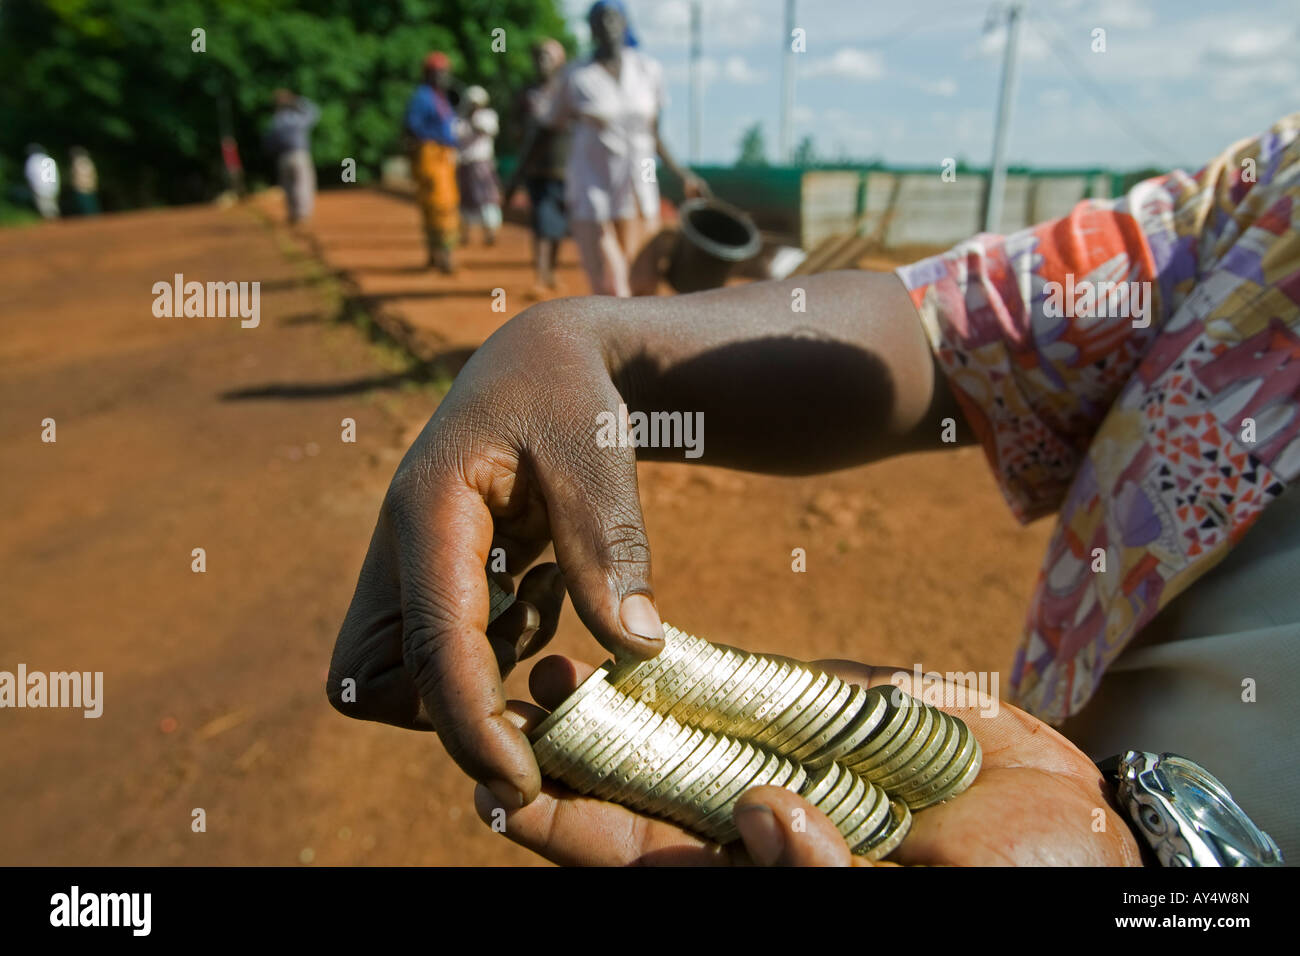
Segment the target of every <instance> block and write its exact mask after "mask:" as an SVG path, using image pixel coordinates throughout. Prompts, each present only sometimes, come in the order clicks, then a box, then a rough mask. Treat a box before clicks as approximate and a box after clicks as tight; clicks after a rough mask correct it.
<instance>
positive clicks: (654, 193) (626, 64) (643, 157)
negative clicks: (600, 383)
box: [547, 0, 707, 296]
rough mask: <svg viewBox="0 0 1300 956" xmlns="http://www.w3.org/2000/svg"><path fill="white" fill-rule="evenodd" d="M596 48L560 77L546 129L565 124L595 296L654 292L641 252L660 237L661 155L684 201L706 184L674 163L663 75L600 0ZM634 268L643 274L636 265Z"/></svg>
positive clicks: (594, 23) (571, 182) (594, 15)
mask: <svg viewBox="0 0 1300 956" xmlns="http://www.w3.org/2000/svg"><path fill="white" fill-rule="evenodd" d="M587 21H588V23H589V24H590V26H591V38H592V42H593V45H594V50H593V52H592V54H591V56H589V57H587V58H585V59H583V60H581V61H579V62H577V63H575V64H573V65H572V66H571V67H570V68H569V69H568V70H566V71H565V73H564V74H563V75H562V77H561V78H560V80H559V85H558V87H557V89H556V90H555V91H554V95H553V98H552V101H551V103H550V110H549V115H548V116H547V125H548V126H551V127H554V128H562V127H567V128H569V129H570V131H571V132H572V137H573V138H572V145H571V148H570V151H569V160H568V166H567V167H566V180H567V186H566V194H565V198H566V204H567V206H568V210H569V224H570V231H571V232H572V234H573V239H574V242H575V243H576V245H577V246H578V252H579V255H580V256H581V259H582V265H583V268H584V269H585V270H586V273H587V277H588V278H589V279H590V281H591V291H592V292H593V293H594V294H596V295H617V296H628V295H651V294H653V293H654V291H655V288H656V286H657V284H658V275H657V273H656V270H655V268H654V263H653V261H652V260H650V259H649V258H648V257H642V260H641V261H640V262H638V261H637V254H638V253H639V252H640V251H641V249H642V248H643V246H644V245H645V244H646V242H647V241H649V240H650V239H651V238H652V237H653V236H654V235H655V233H656V232H658V230H659V183H658V180H657V177H656V171H655V158H656V156H658V158H660V159H662V160H663V163H664V166H666V167H667V168H668V170H669V171H670V172H672V173H673V174H674V175H676V176H678V177H680V178H681V180H682V182H683V184H684V187H685V192H686V196H687V197H688V198H693V197H695V196H699V195H702V194H704V193H705V192H706V191H707V187H706V186H705V185H704V183H703V181H702V180H701V179H700V178H699V177H698V176H696V175H695V174H694V173H692V172H690V171H689V170H687V169H683V168H682V167H681V166H679V165H678V163H677V161H676V160H675V159H673V157H672V154H671V153H669V151H668V149H667V147H666V146H665V145H664V142H663V138H662V137H661V136H660V133H659V114H660V111H661V110H662V109H663V106H664V83H663V68H662V67H661V66H660V65H659V63H658V61H656V60H654V59H652V58H651V57H649V56H646V55H645V54H644V53H642V52H641V51H640V50H639V49H637V39H636V36H635V34H634V33H633V32H632V30H631V28H630V27H629V25H628V19H627V12H626V10H625V9H624V7H623V4H622V3H621V2H619V0H600V2H598V3H595V4H593V5H592V7H591V10H590V12H589V13H588V15H587ZM634 263H635V264H636V265H635V268H634V266H633V264H634Z"/></svg>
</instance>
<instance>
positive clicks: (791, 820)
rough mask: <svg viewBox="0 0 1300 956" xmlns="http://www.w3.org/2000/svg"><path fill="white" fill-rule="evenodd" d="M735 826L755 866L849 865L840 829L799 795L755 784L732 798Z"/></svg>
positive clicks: (850, 856) (851, 859)
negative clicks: (734, 805) (733, 800)
mask: <svg viewBox="0 0 1300 956" xmlns="http://www.w3.org/2000/svg"><path fill="white" fill-rule="evenodd" d="M734 819H735V821H736V829H738V830H739V831H740V838H741V840H743V841H744V844H745V849H746V850H747V851H748V853H749V857H750V859H752V860H753V861H754V862H755V863H757V864H758V865H759V866H852V865H853V854H852V853H850V852H849V847H848V844H847V843H845V842H844V837H842V836H840V831H839V830H837V829H836V828H835V824H833V823H831V821H830V818H829V817H827V816H826V814H824V813H822V812H821V811H820V810H818V809H817V808H816V807H814V806H813V805H812V804H811V803H809V802H808V801H807V800H805V799H804V798H803V797H801V796H799V794H797V793H794V792H792V791H790V790H786V789H785V788H784V787H755V788H754V789H752V790H750V791H749V792H747V793H746V794H744V795H743V796H742V797H741V798H740V799H739V800H737V801H736V809H735V811H734Z"/></svg>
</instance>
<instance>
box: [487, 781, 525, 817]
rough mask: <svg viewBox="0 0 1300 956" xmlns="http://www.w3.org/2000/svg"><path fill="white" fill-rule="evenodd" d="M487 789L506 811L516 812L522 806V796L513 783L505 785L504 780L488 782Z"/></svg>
mask: <svg viewBox="0 0 1300 956" xmlns="http://www.w3.org/2000/svg"><path fill="white" fill-rule="evenodd" d="M488 789H489V790H491V791H492V795H493V796H494V797H496V798H497V800H499V801H500V802H501V806H502V807H503V808H504V809H506V810H518V809H519V808H520V807H522V806H523V805H524V795H523V794H522V793H520V792H519V789H518V788H517V787H516V786H515V785H514V784H513V783H506V782H505V781H504V780H489V781H488Z"/></svg>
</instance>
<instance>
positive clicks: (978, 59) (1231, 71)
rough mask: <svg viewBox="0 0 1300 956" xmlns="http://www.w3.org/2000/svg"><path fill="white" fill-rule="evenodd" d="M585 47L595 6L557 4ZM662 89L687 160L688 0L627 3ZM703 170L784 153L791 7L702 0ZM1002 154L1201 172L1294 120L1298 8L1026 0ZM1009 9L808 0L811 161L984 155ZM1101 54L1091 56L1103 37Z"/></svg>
mask: <svg viewBox="0 0 1300 956" xmlns="http://www.w3.org/2000/svg"><path fill="white" fill-rule="evenodd" d="M563 2H564V9H565V11H566V13H567V14H568V15H569V21H570V24H571V26H572V29H573V32H574V33H575V35H576V36H577V37H578V38H579V41H580V42H581V44H582V47H583V49H584V50H585V49H587V41H588V38H589V31H588V30H587V27H586V22H585V15H586V11H587V8H588V6H589V3H588V2H587V0H563ZM625 2H626V3H627V5H628V7H629V9H630V11H631V19H632V24H633V27H634V29H635V30H636V31H637V32H638V34H639V35H640V39H641V48H642V50H643V51H644V52H646V53H648V54H650V55H651V56H653V57H655V58H656V59H658V60H659V61H660V62H661V63H662V64H663V67H664V72H665V76H666V78H667V94H668V105H667V108H666V110H665V112H664V114H663V118H662V124H663V129H664V132H665V135H666V138H667V140H668V142H669V145H670V147H671V148H672V149H673V150H674V152H675V153H676V154H677V155H678V156H679V157H680V158H682V159H684V160H685V159H691V158H692V157H691V156H690V150H689V117H688V108H689V93H688V85H687V76H688V61H689V56H688V54H689V42H690V36H689V34H690V30H689V23H690V7H691V0H625ZM700 2H701V4H702V11H703V62H702V64H701V76H703V77H704V78H705V82H704V83H703V84H702V97H701V123H700V127H701V137H700V139H701V142H700V147H699V156H698V157H695V160H696V161H698V162H701V163H711V162H712V163H725V164H730V163H732V162H734V161H735V159H736V156H737V154H738V153H739V146H738V144H739V142H740V138H741V135H742V133H743V132H744V130H745V129H746V128H747V127H748V126H750V125H751V124H753V123H755V122H758V123H761V124H762V127H763V133H764V137H765V140H766V143H767V150H768V158H769V160H772V161H775V160H777V159H778V158H779V157H778V156H777V153H778V144H779V138H780V135H779V129H780V103H781V59H782V52H783V50H784V49H785V47H786V46H787V45H788V44H789V42H790V41H789V38H788V37H787V36H786V35H785V33H786V31H785V29H784V0H700ZM1025 6H1026V13H1025V16H1024V18H1023V19H1022V25H1021V29H1020V43H1019V53H1020V56H1019V58H1018V62H1019V66H1018V77H1017V81H1016V85H1015V95H1014V100H1013V104H1012V114H1011V124H1010V132H1009V139H1008V158H1009V160H1010V162H1011V163H1013V164H1026V165H1032V166H1038V167H1067V166H1102V167H1107V168H1112V169H1135V168H1140V167H1157V168H1161V169H1165V168H1173V167H1175V166H1181V167H1183V168H1185V169H1195V168H1198V167H1199V166H1201V165H1202V164H1204V163H1205V162H1206V161H1207V160H1209V159H1211V158H1212V157H1213V156H1215V155H1216V154H1217V153H1219V152H1220V151H1222V150H1223V149H1224V148H1226V147H1227V146H1228V145H1230V144H1231V143H1233V142H1235V141H1237V140H1239V139H1242V138H1244V137H1247V136H1253V135H1255V134H1257V133H1258V132H1260V131H1261V130H1263V129H1265V128H1267V127H1268V126H1269V124H1270V123H1272V122H1273V121H1274V120H1275V119H1277V118H1278V117H1280V116H1282V115H1284V114H1286V113H1289V112H1293V111H1296V110H1300V3H1297V0H1232V2H1213V0H1029V2H1028V3H1027V4H1026V5H1025ZM1007 7H1008V3H1007V2H1006V0H893V2H888V3H885V2H880V0H797V6H796V16H795V25H796V26H797V27H799V28H800V29H802V30H804V35H805V39H806V46H807V49H806V51H805V52H802V53H796V54H794V55H793V60H794V63H795V76H796V81H795V109H794V114H793V115H794V140H795V141H796V142H797V141H798V140H799V139H801V138H802V137H804V136H806V135H811V136H812V138H813V144H814V148H815V151H816V155H817V156H818V158H821V159H827V160H840V159H881V160H884V161H886V162H893V163H907V164H931V163H933V164H935V165H939V164H941V163H942V162H943V161H944V159H946V158H949V157H953V158H959V159H965V160H966V161H968V162H970V163H972V164H973V165H976V166H984V165H987V164H988V162H989V158H990V156H991V154H992V150H993V127H994V117H995V113H996V105H997V98H998V87H999V83H1000V77H1001V72H1002V60H1003V51H1004V49H1005V46H1006V40H1007V31H1006V28H1005V23H1006V10H1007ZM1098 30H1103V31H1105V32H1104V42H1105V49H1104V51H1094V49H1093V47H1094V46H1096V45H1098V42H1097V41H1098V39H1102V38H1103V37H1102V36H1101V35H1099V34H1096V33H1095V31H1098Z"/></svg>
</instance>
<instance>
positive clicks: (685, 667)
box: [637, 642, 713, 712]
mask: <svg viewBox="0 0 1300 956" xmlns="http://www.w3.org/2000/svg"><path fill="white" fill-rule="evenodd" d="M712 656H713V648H712V646H710V645H709V644H707V643H705V642H700V644H698V645H691V646H690V647H689V648H688V649H687V652H686V654H684V655H683V656H682V659H681V660H680V661H676V662H673V663H671V664H669V666H668V667H666V668H664V669H663V670H662V671H659V672H658V673H655V674H649V675H643V676H641V677H640V678H639V680H638V694H637V696H639V697H640V698H641V699H642V700H644V701H645V702H646V703H647V704H648V705H650V706H653V707H654V708H655V709H656V710H659V711H663V712H667V711H668V710H669V708H670V706H671V705H672V704H673V702H674V701H678V700H681V698H682V697H683V696H684V695H685V694H687V693H689V692H690V691H691V690H692V689H693V688H695V687H696V686H698V685H700V684H701V683H702V682H703V681H704V680H705V675H706V673H707V672H706V671H705V670H704V669H703V667H702V666H701V665H702V664H703V663H704V662H705V661H706V660H708V659H710V658H711V657H712Z"/></svg>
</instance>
